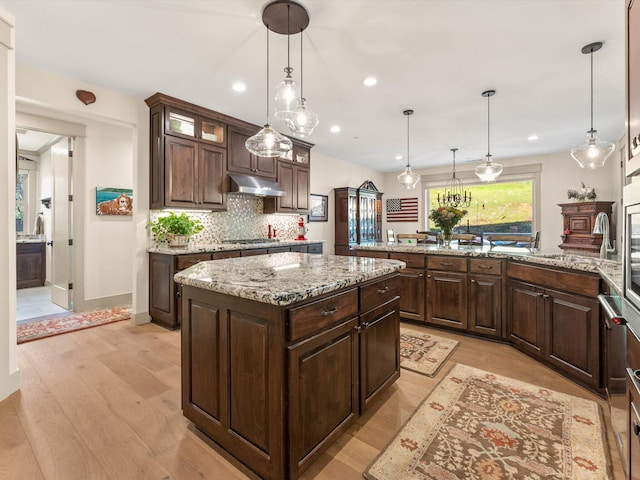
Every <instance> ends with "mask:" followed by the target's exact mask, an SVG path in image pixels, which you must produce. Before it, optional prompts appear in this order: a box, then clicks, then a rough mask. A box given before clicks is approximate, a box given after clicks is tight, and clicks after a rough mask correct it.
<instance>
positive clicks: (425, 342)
mask: <svg viewBox="0 0 640 480" xmlns="http://www.w3.org/2000/svg"><path fill="white" fill-rule="evenodd" d="M458 343H459V342H458V341H457V340H449V339H448V338H442V337H438V336H437V335H431V334H429V333H421V332H416V331H414V330H408V329H406V328H401V329H400V366H401V367H402V368H406V369H407V370H412V371H414V372H418V373H422V374H423V375H427V376H429V377H433V376H434V375H435V374H436V372H437V371H438V370H439V369H440V367H441V366H442V365H444V362H445V361H446V360H447V358H449V355H451V354H452V353H453V351H454V350H455V349H456V347H457V346H458Z"/></svg>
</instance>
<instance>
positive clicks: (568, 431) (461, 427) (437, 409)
mask: <svg viewBox="0 0 640 480" xmlns="http://www.w3.org/2000/svg"><path fill="white" fill-rule="evenodd" d="M610 474H611V472H610V463H609V456H608V447H607V443H606V440H605V430H604V424H603V420H602V416H601V412H600V407H599V405H598V404H597V403H596V402H594V401H591V400H586V399H582V398H578V397H574V396H571V395H566V394H563V393H560V392H555V391H552V390H548V389H545V388H541V387H537V386H535V385H531V384H528V383H524V382H520V381H517V380H513V379H511V378H507V377H503V376H500V375H496V374H493V373H489V372H486V371H483V370H479V369H476V368H473V367H469V366H466V365H461V364H458V365H456V366H455V367H454V368H453V369H452V370H451V372H449V373H448V374H447V376H446V377H445V378H444V379H443V380H442V381H441V382H440V384H439V385H438V386H437V387H436V388H435V390H434V391H433V392H432V393H431V394H430V395H429V396H428V397H427V398H426V400H425V401H424V402H423V403H422V404H421V406H420V407H419V408H418V409H417V410H416V412H415V413H414V414H413V416H412V417H411V418H410V419H409V421H408V422H407V423H406V424H405V425H404V427H402V429H401V430H400V432H399V433H398V434H397V435H396V437H395V438H394V439H393V440H392V441H391V442H390V443H389V445H388V446H387V447H386V448H385V450H384V451H383V452H382V453H381V454H380V455H379V456H378V457H377V458H376V459H375V460H374V461H373V463H372V464H371V465H370V466H369V468H368V469H367V471H366V472H365V473H364V477H365V478H367V479H369V480H398V479H407V480H410V479H421V480H424V479H436V480H444V479H447V480H452V479H514V480H515V479H542V478H553V479H556V480H559V479H563V480H565V479H584V480H586V479H589V480H602V479H607V478H613V477H611V476H610Z"/></svg>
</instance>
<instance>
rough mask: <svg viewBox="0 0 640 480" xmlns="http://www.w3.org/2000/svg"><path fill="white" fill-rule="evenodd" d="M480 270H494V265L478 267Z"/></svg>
mask: <svg viewBox="0 0 640 480" xmlns="http://www.w3.org/2000/svg"><path fill="white" fill-rule="evenodd" d="M478 268H481V269H483V270H491V269H492V268H493V266H492V265H478Z"/></svg>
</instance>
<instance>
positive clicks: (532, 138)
mask: <svg viewBox="0 0 640 480" xmlns="http://www.w3.org/2000/svg"><path fill="white" fill-rule="evenodd" d="M527 140H529V141H530V142H535V141H536V140H538V135H536V134H533V135H529V136H528V137H527Z"/></svg>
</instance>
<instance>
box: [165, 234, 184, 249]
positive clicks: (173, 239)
mask: <svg viewBox="0 0 640 480" xmlns="http://www.w3.org/2000/svg"><path fill="white" fill-rule="evenodd" d="M167 243H168V244H169V247H171V248H184V247H186V246H188V245H189V236H188V235H178V234H176V233H167Z"/></svg>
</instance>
